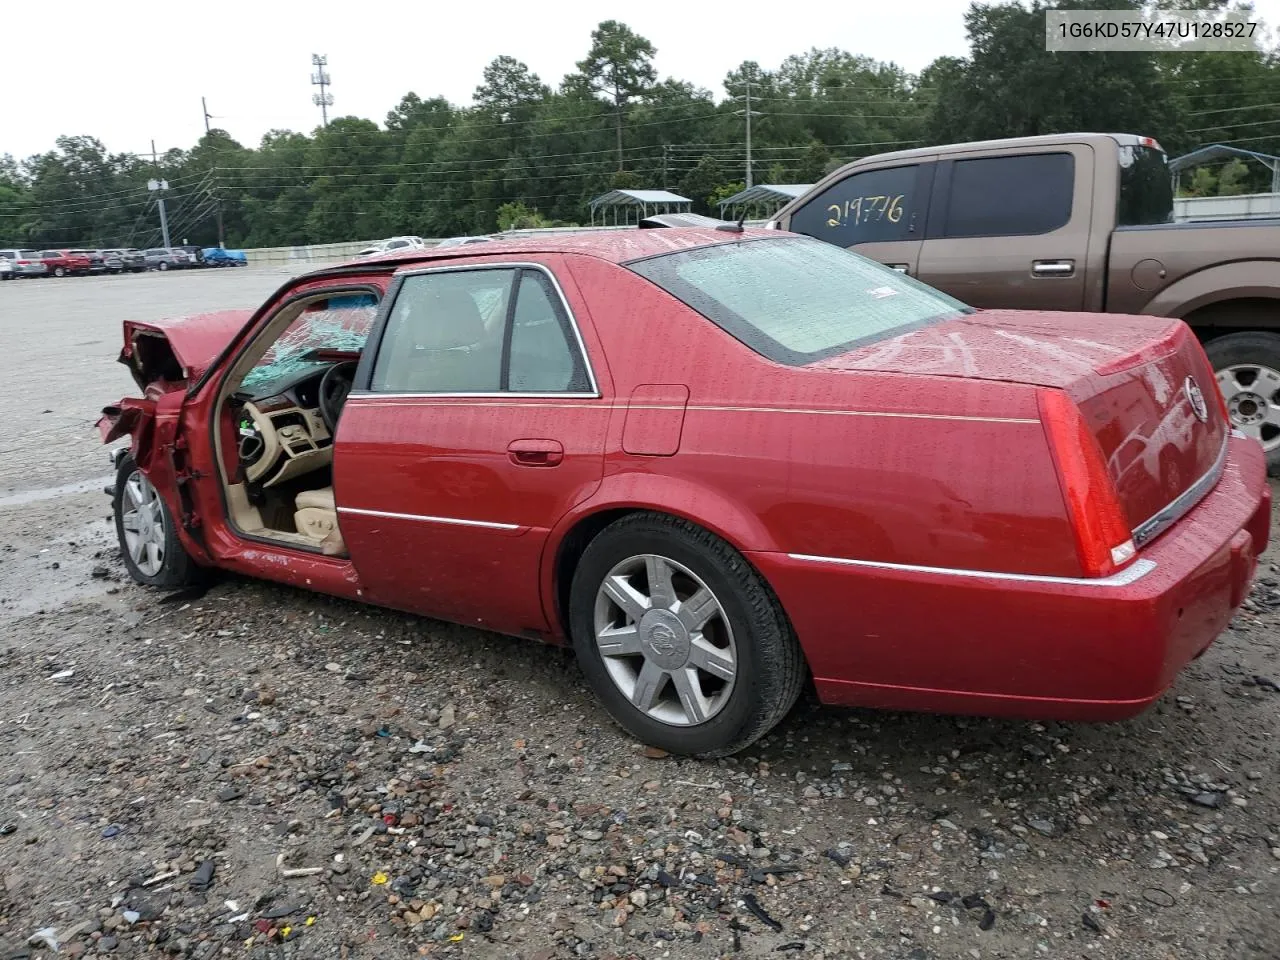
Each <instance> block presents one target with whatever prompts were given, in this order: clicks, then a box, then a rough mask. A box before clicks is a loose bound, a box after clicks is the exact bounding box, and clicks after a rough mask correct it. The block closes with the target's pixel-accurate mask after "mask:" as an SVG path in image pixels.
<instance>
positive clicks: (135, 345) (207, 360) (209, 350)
mask: <svg viewBox="0 0 1280 960" xmlns="http://www.w3.org/2000/svg"><path fill="white" fill-rule="evenodd" d="M253 314H254V311H253V310H219V311H217V312H215V313H201V314H196V315H194V316H190V317H178V318H174V319H166V320H126V321H125V322H124V349H123V350H122V351H121V353H120V362H121V363H124V364H127V365H128V366H129V368H130V369H131V370H133V371H134V377H135V379H139V378H140V382H142V383H145V382H149V381H152V380H157V379H168V380H172V379H174V377H173V376H172V373H173V371H162V367H164V366H165V364H166V359H167V358H166V357H165V355H164V354H165V353H166V351H162V350H156V349H154V348H150V349H149V348H148V347H147V346H143V345H142V344H145V343H146V341H148V340H153V339H155V338H156V337H160V338H163V339H164V341H166V342H167V344H168V347H169V351H171V352H172V357H173V359H174V360H176V361H177V364H178V366H179V368H180V374H181V379H183V380H186V381H188V382H190V381H192V380H197V379H199V378H200V377H201V376H202V375H203V374H204V372H205V371H206V370H207V369H209V365H210V364H211V363H212V362H213V361H214V359H215V358H216V357H217V356H218V354H219V353H220V352H221V351H222V349H223V348H224V347H225V346H226V345H227V344H228V343H230V342H231V340H232V338H234V337H235V335H236V334H237V333H239V332H240V331H241V330H242V329H243V328H244V325H245V324H246V323H247V322H248V321H249V318H250V317H252V316H253ZM168 365H169V366H172V363H169V364H168Z"/></svg>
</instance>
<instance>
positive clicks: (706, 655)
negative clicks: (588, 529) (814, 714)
mask: <svg viewBox="0 0 1280 960" xmlns="http://www.w3.org/2000/svg"><path fill="white" fill-rule="evenodd" d="M655 583H656V584H658V586H656V587H655V585H654V584H655ZM619 585H622V586H621V593H619V589H620V587H619ZM617 596H621V597H622V598H623V600H624V601H625V605H624V604H623V603H619V602H616V601H615V599H614V598H615V597H617ZM628 607H629V608H630V610H628ZM637 614H639V616H637ZM569 621H570V624H569V625H570V633H571V634H572V637H573V645H574V649H575V650H576V651H577V654H578V663H579V664H580V666H581V668H582V672H583V674H584V675H585V677H586V679H587V683H588V684H589V685H590V687H591V689H592V691H593V692H594V693H595V694H596V696H597V697H599V698H600V700H601V702H602V703H603V704H604V706H605V709H607V710H608V711H609V713H610V714H611V715H612V716H613V718H614V720H615V721H617V723H618V724H619V725H620V726H621V727H622V728H623V729H624V730H626V731H627V732H628V733H630V734H631V735H632V736H634V737H636V738H637V739H638V740H640V741H641V742H643V743H646V744H650V745H652V746H656V747H661V748H662V749H664V750H667V751H668V752H670V753H676V754H685V755H693V756H699V757H721V756H727V755H729V754H732V753H736V752H738V751H739V750H742V749H744V748H745V747H747V746H749V745H750V744H752V743H754V742H755V741H756V740H758V739H759V738H760V737H762V736H764V735H765V734H766V733H768V732H769V731H770V730H771V729H772V728H773V727H774V726H775V725H776V724H777V723H778V721H780V720H781V719H782V718H783V717H784V716H786V714H787V712H788V711H789V710H790V709H791V707H792V706H793V705H794V704H795V702H796V699H797V697H799V695H800V691H801V689H802V688H803V686H804V683H805V679H806V677H807V675H808V673H807V669H806V666H805V662H804V656H803V654H802V653H801V650H800V645H799V643H798V642H797V641H796V637H795V634H794V633H793V632H792V629H791V625H790V623H789V622H788V621H787V618H786V615H785V613H784V612H783V610H782V607H781V605H780V604H779V603H778V600H777V598H776V597H775V596H774V594H773V591H772V590H771V589H770V588H769V585H768V584H767V583H766V582H765V581H764V578H763V577H761V576H760V574H759V573H757V572H756V571H755V569H754V568H753V567H752V566H751V565H750V564H749V563H748V562H747V560H746V559H745V558H744V557H743V556H742V554H740V553H739V552H738V551H737V550H735V549H734V548H733V547H732V546H730V545H729V544H728V543H726V542H725V541H724V540H721V539H720V538H719V537H717V536H715V535H714V534H712V533H709V532H708V531H706V530H704V529H702V528H700V527H697V526H695V525H694V524H692V523H689V522H687V521H685V520H681V519H678V518H676V517H671V516H667V515H665V514H657V513H636V514H632V515H630V516H627V517H624V518H622V519H621V520H619V521H617V522H616V523H614V524H612V525H610V526H609V527H607V528H605V529H604V530H603V531H602V532H601V533H600V534H599V535H597V536H596V538H595V539H594V540H592V541H591V543H590V544H589V545H588V546H587V549H586V551H585V552H584V553H583V555H582V558H581V560H580V561H579V563H578V567H577V569H576V570H575V571H574V575H573V583H572V586H571V589H570V599H569ZM632 628H634V629H632Z"/></svg>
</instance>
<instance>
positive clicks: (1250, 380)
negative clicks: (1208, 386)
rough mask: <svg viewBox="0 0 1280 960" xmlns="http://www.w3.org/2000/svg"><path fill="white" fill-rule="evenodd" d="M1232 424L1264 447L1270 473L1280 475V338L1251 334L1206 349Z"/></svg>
mask: <svg viewBox="0 0 1280 960" xmlns="http://www.w3.org/2000/svg"><path fill="white" fill-rule="evenodd" d="M1204 349H1205V353H1207V354H1208V355H1209V362H1210V363H1212V364H1213V369H1214V374H1215V376H1216V377H1217V380H1218V389H1219V390H1221V391H1222V396H1223V397H1224V398H1225V399H1226V401H1227V412H1228V414H1229V415H1230V417H1231V425H1232V426H1233V427H1235V428H1236V429H1237V430H1239V431H1240V432H1241V433H1244V434H1246V435H1247V436H1250V437H1253V438H1254V439H1255V440H1257V441H1258V442H1259V443H1261V444H1262V449H1263V450H1264V451H1266V454H1267V467H1268V469H1269V470H1270V472H1271V473H1273V474H1277V473H1280V335H1277V334H1274V333H1264V332H1262V331H1252V330H1251V331H1249V332H1247V333H1230V334H1227V335H1226V336H1223V337H1215V338H1214V339H1212V340H1210V341H1209V342H1208V343H1206V344H1205V346H1204Z"/></svg>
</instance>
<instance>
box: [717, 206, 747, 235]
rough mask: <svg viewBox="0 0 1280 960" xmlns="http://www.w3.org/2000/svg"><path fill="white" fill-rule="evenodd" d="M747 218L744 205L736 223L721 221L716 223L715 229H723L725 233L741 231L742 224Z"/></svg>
mask: <svg viewBox="0 0 1280 960" xmlns="http://www.w3.org/2000/svg"><path fill="white" fill-rule="evenodd" d="M746 219H747V210H746V208H745V207H744V208H743V210H742V216H740V217H739V218H738V222H737V223H721V224H717V225H716V229H717V230H723V231H725V232H726V233H743V232H744V231H743V229H742V224H743V222H744V221H745V220H746Z"/></svg>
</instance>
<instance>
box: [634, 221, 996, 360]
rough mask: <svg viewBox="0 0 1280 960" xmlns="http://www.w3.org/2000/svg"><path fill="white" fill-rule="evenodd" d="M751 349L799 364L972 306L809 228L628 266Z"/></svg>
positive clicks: (769, 356)
mask: <svg viewBox="0 0 1280 960" xmlns="http://www.w3.org/2000/svg"><path fill="white" fill-rule="evenodd" d="M627 266H628V267H630V269H632V270H634V271H635V272H636V273H638V274H640V276H642V277H644V278H645V279H647V280H650V281H652V282H653V283H655V284H657V285H658V286H659V287H661V288H662V289H663V290H665V291H667V292H668V293H670V294H671V295H672V296H674V297H676V298H677V299H679V300H681V301H683V302H684V303H685V304H687V305H688V306H690V307H692V308H693V309H694V310H696V311H698V313H700V314H702V315H703V316H704V317H706V318H707V319H708V320H710V321H711V322H712V323H714V324H715V325H716V326H718V327H720V328H721V329H722V330H724V331H725V332H726V333H728V334H730V335H731V336H733V337H735V338H736V339H738V340H740V341H741V342H742V343H744V344H746V345H747V346H748V347H750V348H751V349H752V350H755V351H756V352H757V353H759V354H761V355H762V356H765V357H767V358H769V359H770V360H774V361H776V362H778V363H786V364H790V365H792V366H800V365H803V364H806V363H812V362H814V361H816V360H821V359H823V358H825V357H830V356H835V355H837V354H840V353H844V352H846V351H849V350H852V349H854V348H855V347H858V346H861V345H863V344H866V343H869V342H872V341H874V340H880V339H883V338H885V337H891V336H896V335H898V334H900V333H906V332H907V331H909V330H913V329H916V328H919V327H922V326H925V325H926V324H929V323H933V322H935V321H938V320H942V319H944V318H947V317H954V316H956V315H958V314H964V313H971V312H973V308H972V307H969V306H967V305H965V304H963V303H961V302H960V301H959V300H956V299H954V298H952V297H949V296H947V295H946V294H944V293H940V292H938V291H937V290H934V289H932V288H931V287H926V286H925V285H924V284H922V283H919V282H917V281H915V280H913V279H911V278H910V277H908V276H905V275H903V274H901V273H898V272H897V271H895V270H891V269H890V268H888V267H886V266H883V265H881V264H879V263H876V262H874V261H872V260H868V259H867V258H865V257H862V256H859V255H858V254H856V253H853V252H852V251H849V250H845V249H842V248H840V247H836V246H833V245H831V244H828V243H822V242H819V241H817V240H812V239H810V238H808V237H779V238H777V239H772V238H770V239H752V240H743V241H739V242H737V243H724V244H716V245H714V246H708V247H699V248H697V249H694V250H685V251H681V252H679V253H670V254H662V255H660V256H657V257H650V258H647V259H645V260H637V261H632V262H631V263H629V264H628V265H627Z"/></svg>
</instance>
